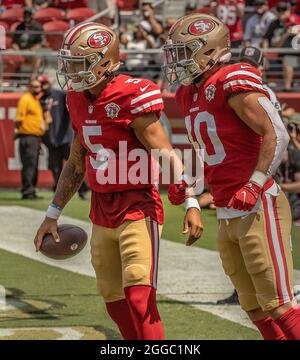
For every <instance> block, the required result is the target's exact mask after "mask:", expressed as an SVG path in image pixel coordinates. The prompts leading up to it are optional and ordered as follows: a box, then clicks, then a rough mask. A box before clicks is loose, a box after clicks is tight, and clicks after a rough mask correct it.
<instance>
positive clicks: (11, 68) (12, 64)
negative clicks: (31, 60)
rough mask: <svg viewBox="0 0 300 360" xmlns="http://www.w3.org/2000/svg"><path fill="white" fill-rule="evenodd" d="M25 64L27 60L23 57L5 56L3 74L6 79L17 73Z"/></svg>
mask: <svg viewBox="0 0 300 360" xmlns="http://www.w3.org/2000/svg"><path fill="white" fill-rule="evenodd" d="M23 63H25V58H24V57H23V56H21V55H3V73H4V77H5V78H9V77H10V76H9V75H6V74H13V73H17V72H18V70H19V68H20V66H21V65H22V64H23Z"/></svg>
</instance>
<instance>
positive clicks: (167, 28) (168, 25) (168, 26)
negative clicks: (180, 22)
mask: <svg viewBox="0 0 300 360" xmlns="http://www.w3.org/2000/svg"><path fill="white" fill-rule="evenodd" d="M176 21H177V19H176V18H173V17H168V18H167V20H166V25H165V26H164V31H163V32H162V33H161V34H160V36H159V40H160V43H159V47H161V46H163V44H164V43H165V42H166V40H167V37H168V33H169V31H170V29H171V27H172V26H173V25H174V24H175V23H176Z"/></svg>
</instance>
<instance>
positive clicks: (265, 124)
mask: <svg viewBox="0 0 300 360" xmlns="http://www.w3.org/2000/svg"><path fill="white" fill-rule="evenodd" d="M228 104H229V106H230V107H231V108H232V109H233V111H234V112H235V113H236V114H237V115H238V117H239V118H240V119H241V120H242V121H243V122H244V123H245V124H246V125H247V126H249V127H250V128H251V129H252V130H253V131H254V132H255V133H257V134H258V135H261V136H262V139H263V140H262V144H261V147H260V152H259V158H258V162H257V165H256V168H255V171H254V173H253V175H252V177H251V178H250V181H249V183H248V184H246V185H245V186H244V187H243V188H242V189H240V190H239V191H238V192H237V193H236V194H235V195H234V196H233V198H232V199H231V201H230V203H229V204H228V206H232V207H233V208H236V209H239V210H251V209H252V208H253V206H254V205H255V204H256V201H257V199H258V197H259V195H260V193H261V192H262V191H263V186H264V184H265V183H266V182H267V180H268V178H270V176H271V175H272V174H273V173H274V170H276V168H277V167H278V166H279V164H280V162H281V155H282V153H283V151H284V149H286V147H287V145H288V142H289V137H288V134H287V132H286V130H285V128H284V125H283V123H282V121H281V119H280V117H279V115H278V112H277V111H276V109H275V108H274V106H273V104H272V103H271V102H270V100H269V99H268V98H267V97H266V96H264V95H263V94H261V93H258V92H246V93H239V94H234V95H232V96H231V97H230V98H229V99H228ZM245 146H247V144H245Z"/></svg>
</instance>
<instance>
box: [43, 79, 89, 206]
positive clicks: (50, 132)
mask: <svg viewBox="0 0 300 360" xmlns="http://www.w3.org/2000/svg"><path fill="white" fill-rule="evenodd" d="M38 80H39V81H40V82H41V84H42V96H41V98H40V102H41V105H42V108H43V110H44V112H47V111H49V112H50V114H51V119H52V122H51V123H50V125H49V127H48V129H47V131H46V133H45V135H44V136H43V143H44V144H45V145H46V146H47V148H48V152H49V158H48V167H49V170H51V172H52V176H53V180H54V185H53V191H55V190H56V186H57V183H58V179H59V176H60V174H61V172H62V169H63V164H64V161H65V160H67V159H68V157H69V153H70V146H71V142H72V139H73V130H72V128H71V124H70V117H69V111H68V109H67V106H66V93H65V92H64V91H61V90H55V89H52V86H51V83H50V81H49V79H48V77H47V76H46V75H41V76H39V77H38ZM87 190H88V187H87V185H86V184H85V183H83V184H82V185H81V187H80V189H79V190H78V194H79V196H80V197H81V198H82V199H85V198H86V193H87Z"/></svg>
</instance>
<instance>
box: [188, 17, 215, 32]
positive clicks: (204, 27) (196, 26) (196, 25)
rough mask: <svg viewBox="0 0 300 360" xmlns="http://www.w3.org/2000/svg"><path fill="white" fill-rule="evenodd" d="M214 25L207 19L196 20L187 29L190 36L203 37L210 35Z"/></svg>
mask: <svg viewBox="0 0 300 360" xmlns="http://www.w3.org/2000/svg"><path fill="white" fill-rule="evenodd" d="M215 26H216V24H215V23H214V22H213V21H212V20H209V19H203V20H196V21H194V22H193V23H191V25H190V26H189V28H188V32H189V33H190V34H192V35H205V34H208V33H210V32H211V31H212V30H213V29H214V28H215Z"/></svg>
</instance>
